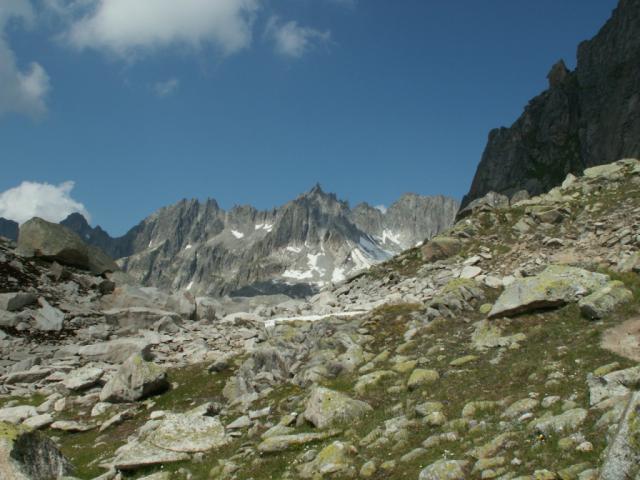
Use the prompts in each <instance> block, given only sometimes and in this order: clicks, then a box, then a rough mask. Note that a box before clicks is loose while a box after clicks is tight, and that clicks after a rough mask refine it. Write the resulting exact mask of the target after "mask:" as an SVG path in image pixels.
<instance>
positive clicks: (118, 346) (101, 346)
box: [77, 338, 151, 363]
mask: <svg viewBox="0 0 640 480" xmlns="http://www.w3.org/2000/svg"><path fill="white" fill-rule="evenodd" d="M150 349H151V345H150V344H149V343H148V342H147V341H145V340H142V339H138V338H119V339H116V340H110V341H108V342H101V343H96V344H93V345H85V346H84V347H80V348H79V349H78V351H77V353H78V355H80V357H82V358H84V359H85V360H87V361H92V362H109V363H122V362H124V361H125V360H126V359H127V358H129V357H131V355H133V354H135V353H137V354H140V355H141V356H142V357H143V358H145V359H149V358H150V353H149V351H150Z"/></svg>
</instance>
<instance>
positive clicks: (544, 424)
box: [529, 408, 587, 435]
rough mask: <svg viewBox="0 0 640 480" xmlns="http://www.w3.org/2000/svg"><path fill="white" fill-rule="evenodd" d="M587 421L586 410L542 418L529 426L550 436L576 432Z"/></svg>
mask: <svg viewBox="0 0 640 480" xmlns="http://www.w3.org/2000/svg"><path fill="white" fill-rule="evenodd" d="M586 419H587V411H586V410H585V409H584V408H574V409H572V410H567V411H566V412H563V413H561V414H560V415H556V416H549V417H542V418H540V419H538V420H534V421H533V422H531V423H530V424H529V429H530V430H534V431H536V432H541V433H544V434H545V435H549V434H551V433H568V432H572V431H574V430H576V429H577V428H578V427H579V426H580V425H582V424H583V423H584V421H585V420H586Z"/></svg>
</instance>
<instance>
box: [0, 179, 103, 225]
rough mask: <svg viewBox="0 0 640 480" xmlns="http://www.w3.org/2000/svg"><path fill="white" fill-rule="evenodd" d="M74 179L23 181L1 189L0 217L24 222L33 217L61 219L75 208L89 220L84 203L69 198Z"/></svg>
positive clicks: (56, 220)
mask: <svg viewBox="0 0 640 480" xmlns="http://www.w3.org/2000/svg"><path fill="white" fill-rule="evenodd" d="M74 185H75V184H74V182H64V183H61V184H60V185H51V184H49V183H37V182H22V183H21V184H20V185H18V186H17V187H14V188H10V189H9V190H6V191H5V192H2V193H0V217H4V218H8V219H9V220H14V221H16V222H18V223H24V222H26V221H27V220H29V219H31V218H33V217H41V218H44V219H45V220H48V221H50V222H60V221H61V220H64V219H65V218H67V216H68V215H69V214H71V213H74V212H78V213H81V214H82V215H84V217H85V218H86V219H87V221H89V220H90V219H91V217H90V216H89V212H87V209H86V208H85V207H84V205H83V204H82V203H80V202H78V201H76V200H74V199H73V198H71V191H72V190H73V187H74Z"/></svg>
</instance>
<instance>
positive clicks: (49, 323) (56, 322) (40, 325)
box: [35, 298, 64, 332]
mask: <svg viewBox="0 0 640 480" xmlns="http://www.w3.org/2000/svg"><path fill="white" fill-rule="evenodd" d="M38 303H39V304H40V308H39V309H38V310H37V311H36V313H35V322H36V324H35V326H36V328H37V329H38V330H40V331H43V332H59V331H60V330H62V328H63V327H64V313H63V312H61V311H60V310H58V309H57V308H55V307H52V306H51V305H49V303H48V302H47V301H46V300H45V299H44V298H39V299H38Z"/></svg>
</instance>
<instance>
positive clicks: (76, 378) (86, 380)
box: [62, 367, 104, 392]
mask: <svg viewBox="0 0 640 480" xmlns="http://www.w3.org/2000/svg"><path fill="white" fill-rule="evenodd" d="M102 375H104V370H103V369H101V368H95V367H82V368H79V369H78V370H74V371H72V372H71V373H69V374H68V375H67V377H66V378H65V380H64V381H63V382H62V384H63V385H64V386H65V388H68V389H69V390H73V391H75V392H78V391H81V390H85V389H87V388H90V387H93V386H94V385H95V384H96V383H98V381H99V380H100V379H101V378H102Z"/></svg>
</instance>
